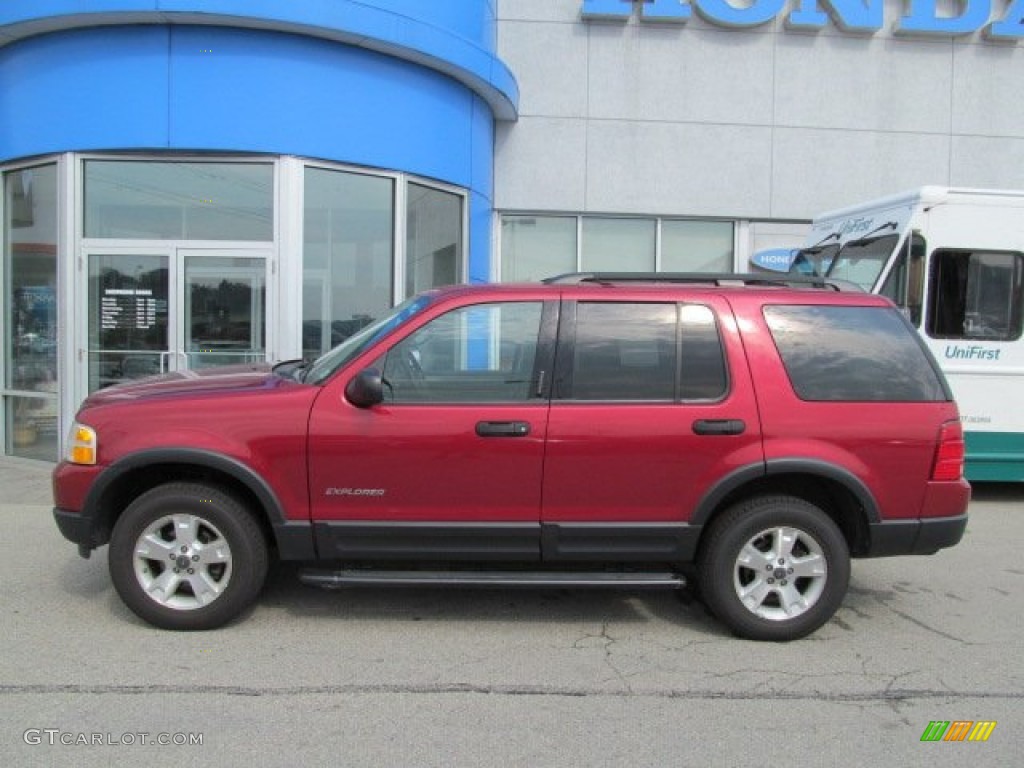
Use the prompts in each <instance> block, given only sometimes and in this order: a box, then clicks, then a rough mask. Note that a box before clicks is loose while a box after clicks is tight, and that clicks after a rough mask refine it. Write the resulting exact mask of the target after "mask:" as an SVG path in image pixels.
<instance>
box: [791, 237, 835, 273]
mask: <svg viewBox="0 0 1024 768" xmlns="http://www.w3.org/2000/svg"><path fill="white" fill-rule="evenodd" d="M838 250H839V245H838V244H836V243H829V244H828V245H816V246H812V247H811V248H802V249H800V250H799V251H797V252H796V257H795V258H794V259H793V263H792V264H790V265H789V274H791V275H809V276H811V277H821V276H822V275H824V274H825V273H826V272H827V271H828V268H829V266H830V265H831V264H832V260H833V259H834V258H835V256H836V251H838Z"/></svg>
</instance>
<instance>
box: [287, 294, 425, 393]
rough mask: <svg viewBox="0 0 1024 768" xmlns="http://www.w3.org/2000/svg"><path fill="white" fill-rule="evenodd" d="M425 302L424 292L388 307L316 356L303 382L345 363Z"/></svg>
mask: <svg viewBox="0 0 1024 768" xmlns="http://www.w3.org/2000/svg"><path fill="white" fill-rule="evenodd" d="M428 304H430V298H429V297H428V296H414V297H413V298H411V299H408V300H407V301H405V302H403V303H401V304H399V305H398V306H397V307H395V308H394V309H393V310H391V312H390V314H387V315H385V316H384V317H382V318H381V319H380V320H377V321H376V322H374V323H370V325H368V326H366V327H365V328H363V329H362V330H361V331H359V332H358V333H356V334H354V335H352V336H349V337H348V338H347V339H345V340H344V341H343V342H341V344H339V345H338V346H336V347H334V349H332V350H330V351H329V352H327V353H326V354H325V355H323V356H321V357H319V358H317V359H316V360H315V361H314V362H313V365H312V366H311V367H310V369H309V371H308V372H307V373H306V376H305V378H304V379H303V381H305V382H306V383H307V384H320V383H321V382H323V381H324V380H326V379H328V378H329V377H330V376H331V374H333V373H334V372H335V371H336V370H338V369H339V368H341V367H342V366H343V365H345V363H347V362H349V361H350V360H352V359H354V358H355V357H357V356H358V355H359V354H361V353H362V352H363V351H364V350H365V349H367V348H368V347H369V346H370V345H371V344H373V343H374V342H375V341H377V339H380V338H382V337H384V336H386V335H387V334H389V333H391V331H393V330H394V329H395V328H397V327H398V326H400V325H402V324H403V323H404V322H405V321H407V320H408V319H409V318H411V317H413V316H414V315H417V314H419V313H420V312H421V311H422V310H423V308H424V307H426V306H427V305H428Z"/></svg>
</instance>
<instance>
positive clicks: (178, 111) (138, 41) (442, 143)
mask: <svg viewBox="0 0 1024 768" xmlns="http://www.w3.org/2000/svg"><path fill="white" fill-rule="evenodd" d="M494 24H495V12H494V5H493V2H492V0H431V1H430V2H423V1H422V0H359V1H358V2H356V1H355V0H329V1H328V0H319V1H317V0H310V2H301V3H296V2H294V1H293V0H274V1H271V0H190V1H189V2H185V1H184V0H91V1H90V2H88V3H83V2H81V0H78V2H74V1H73V0H13V1H11V0H8V2H5V3H3V4H2V5H0V25H2V26H0V161H5V160H11V159H15V158H22V157H28V156H32V155H40V154H49V153H54V152H63V151H90V150H93V151H100V150H174V151H214V152H266V153H272V154H295V155H301V156H306V157H314V158H322V159H326V160H333V161H337V162H343V163H351V164H355V165H365V166H373V167H379V168H386V169H390V170H398V171H405V172H408V173H414V174H417V175H422V176H426V177H429V178H433V179H438V180H440V181H443V182H447V183H450V184H454V185H457V186H460V187H465V188H467V189H469V190H470V260H469V263H470V277H471V279H474V280H482V279H486V278H487V277H488V274H487V272H488V263H489V253H488V251H489V243H490V213H491V209H492V202H491V201H492V189H493V180H492V173H491V172H492V166H493V162H492V155H493V146H494V120H495V119H496V118H498V119H509V118H514V113H515V104H516V101H517V98H518V94H517V91H516V89H515V81H514V79H512V76H511V74H510V73H509V72H508V70H507V69H506V68H505V67H504V65H502V64H501V63H500V62H499V61H498V60H497V59H496V57H495V54H494V44H495V43H494Z"/></svg>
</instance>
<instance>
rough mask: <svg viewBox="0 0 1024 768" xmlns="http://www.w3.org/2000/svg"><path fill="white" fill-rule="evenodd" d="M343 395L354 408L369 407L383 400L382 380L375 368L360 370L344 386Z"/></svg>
mask: <svg viewBox="0 0 1024 768" xmlns="http://www.w3.org/2000/svg"><path fill="white" fill-rule="evenodd" d="M345 397H347V398H348V401H349V402H350V403H352V405H354V406H355V407H356V408H369V407H371V406H374V405H377V404H378V403H381V402H383V401H384V382H383V378H382V377H381V372H380V371H378V370H377V369H376V368H367V369H366V370H363V371H360V372H359V373H357V374H356V375H355V377H354V378H353V379H352V380H351V381H350V382H349V383H348V385H347V386H346V387H345Z"/></svg>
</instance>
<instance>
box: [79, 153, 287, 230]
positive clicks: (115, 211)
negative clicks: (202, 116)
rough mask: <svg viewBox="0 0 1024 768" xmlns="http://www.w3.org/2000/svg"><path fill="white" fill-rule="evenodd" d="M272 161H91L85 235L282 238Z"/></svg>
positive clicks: (89, 164)
mask: <svg viewBox="0 0 1024 768" xmlns="http://www.w3.org/2000/svg"><path fill="white" fill-rule="evenodd" d="M273 213H274V166H273V165H272V164H270V163H215V162H210V163H201V162H155V161H134V160H87V161H86V162H85V236H86V237H112V238H139V239H148V240H260V241H269V240H273V238H274V216H273Z"/></svg>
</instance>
